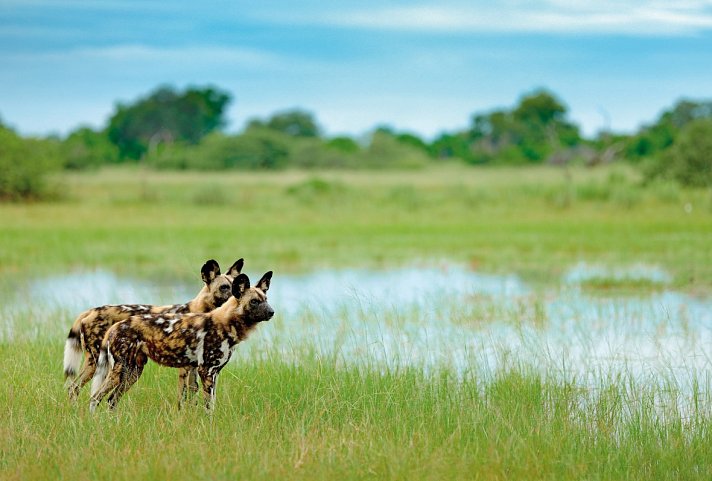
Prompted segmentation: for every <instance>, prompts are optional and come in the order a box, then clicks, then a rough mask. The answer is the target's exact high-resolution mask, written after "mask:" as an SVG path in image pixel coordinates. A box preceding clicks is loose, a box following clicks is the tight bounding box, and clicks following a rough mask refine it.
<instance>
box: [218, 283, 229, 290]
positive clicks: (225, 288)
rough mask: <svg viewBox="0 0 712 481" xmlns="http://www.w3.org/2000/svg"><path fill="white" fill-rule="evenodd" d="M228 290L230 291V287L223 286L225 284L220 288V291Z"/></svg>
mask: <svg viewBox="0 0 712 481" xmlns="http://www.w3.org/2000/svg"><path fill="white" fill-rule="evenodd" d="M228 289H230V287H229V286H227V285H225V284H223V285H222V286H220V290H221V291H226V290H228Z"/></svg>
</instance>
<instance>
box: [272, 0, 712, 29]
mask: <svg viewBox="0 0 712 481" xmlns="http://www.w3.org/2000/svg"><path fill="white" fill-rule="evenodd" d="M278 18H279V17H278ZM280 20H282V21H285V22H294V23H302V24H316V25H326V26H334V27H350V28H363V29H373V30H394V31H416V32H436V33H437V32H446V33H450V32H470V33H479V32H524V33H527V32H528V33H532V32H534V33H588V34H596V33H601V34H611V33H613V34H630V35H684V34H693V33H697V32H699V31H702V30H708V29H712V2H711V1H707V0H697V1H695V0H688V1H681V2H677V3H672V2H658V1H648V2H636V1H627V2H626V1H624V2H621V1H612V0H604V1H599V2H584V1H581V0H575V1H563V0H548V1H545V2H540V3H538V4H535V3H533V2H500V3H499V4H492V3H488V4H485V5H476V6H472V5H469V6H463V5H452V4H451V5H446V4H443V3H432V4H420V5H409V6H397V7H373V6H370V7H368V8H362V9H358V8H357V9H342V10H334V9H332V10H324V11H322V12H319V13H314V14H308V13H307V14H287V16H285V17H283V18H281V19H280Z"/></svg>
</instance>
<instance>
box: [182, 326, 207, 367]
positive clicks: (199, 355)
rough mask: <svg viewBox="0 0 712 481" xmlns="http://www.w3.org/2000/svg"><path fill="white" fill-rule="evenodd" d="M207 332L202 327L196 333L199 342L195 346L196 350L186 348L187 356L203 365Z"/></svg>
mask: <svg viewBox="0 0 712 481" xmlns="http://www.w3.org/2000/svg"><path fill="white" fill-rule="evenodd" d="M205 334H206V332H205V331H203V330H202V329H201V330H200V331H198V333H197V334H196V335H195V337H196V338H197V339H198V344H197V345H196V346H195V351H193V350H192V349H190V348H188V349H186V350H185V357H187V358H188V359H189V360H190V361H192V362H195V363H197V364H198V366H201V365H202V364H203V360H204V359H203V350H204V347H205Z"/></svg>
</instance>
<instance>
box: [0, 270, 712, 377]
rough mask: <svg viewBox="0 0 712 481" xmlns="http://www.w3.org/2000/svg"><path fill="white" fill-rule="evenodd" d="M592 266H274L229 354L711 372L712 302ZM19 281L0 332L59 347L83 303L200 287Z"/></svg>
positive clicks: (575, 371)
mask: <svg viewBox="0 0 712 481" xmlns="http://www.w3.org/2000/svg"><path fill="white" fill-rule="evenodd" d="M595 269H597V268H592V269H590V270H589V269H587V266H586V265H584V264H580V265H577V266H575V267H574V268H572V269H571V270H570V271H569V273H567V274H566V275H565V276H564V278H563V279H562V282H561V283H560V284H557V285H555V286H553V287H551V288H549V289H547V290H543V291H534V290H532V289H530V288H528V287H527V286H526V285H525V284H524V283H523V282H522V281H521V280H520V279H519V278H518V277H516V276H513V275H509V276H496V275H486V274H480V273H477V272H472V271H471V270H468V269H466V268H465V267H462V266H458V265H451V264H444V265H440V266H423V267H421V266H413V267H405V268H400V269H393V270H388V271H377V270H364V269H342V270H322V271H318V272H313V273H308V274H299V275H296V274H280V273H279V272H277V273H276V274H275V277H274V279H273V281H272V287H271V290H270V293H269V295H270V303H271V304H272V306H273V307H274V308H275V310H276V311H277V314H278V315H277V316H276V317H275V319H274V320H273V321H271V322H269V323H268V324H266V325H264V326H262V327H261V328H260V329H258V331H257V333H256V334H255V335H254V336H253V337H252V339H251V340H250V341H249V342H246V343H245V344H244V345H243V346H241V348H240V349H238V351H237V357H238V358H239V357H242V358H246V357H250V356H255V355H264V354H266V353H267V352H272V353H273V352H274V351H275V350H277V351H279V352H280V353H281V355H284V356H286V357H294V356H298V353H299V352H300V348H301V347H302V346H305V345H307V346H313V348H314V350H315V351H316V352H317V354H318V355H321V356H330V357H334V358H335V359H337V360H338V362H369V363H385V364H387V365H391V366H394V365H408V364H414V365H418V366H423V367H425V368H434V367H437V366H439V365H442V364H447V365H450V366H454V367H456V368H457V369H459V370H460V371H467V370H471V369H473V370H477V371H479V372H483V373H487V372H493V371H494V370H496V369H497V368H498V367H500V366H501V365H502V363H504V362H518V361H522V362H525V363H527V364H529V365H534V366H539V367H541V368H542V369H544V370H546V371H547V372H552V371H553V372H562V373H565V374H567V375H576V376H577V377H578V378H586V377H588V376H592V375H593V376H596V375H609V374H611V373H615V372H618V371H621V370H623V371H625V372H626V373H630V374H633V375H634V376H639V377H646V378H647V377H653V378H654V377H656V376H662V377H663V378H664V379H666V380H667V381H669V380H670V379H674V380H675V381H677V382H679V383H680V385H684V384H685V383H686V381H689V379H690V377H691V374H692V373H700V372H703V371H704V370H705V369H707V368H708V367H709V363H710V359H711V357H712V300H710V299H698V298H693V297H691V296H688V295H685V294H681V293H676V292H671V291H655V292H648V293H644V294H641V295H639V296H630V295H628V296H607V297H602V296H600V295H596V296H591V295H589V294H587V293H586V291H584V290H582V289H581V288H580V287H579V286H578V284H577V283H578V282H579V281H580V280H581V279H586V278H588V277H591V276H596V275H608V276H610V275H620V276H628V277H635V276H643V277H645V276H647V278H650V279H655V280H656V282H657V280H660V282H666V280H667V274H666V273H665V272H664V271H662V270H659V269H656V268H653V267H646V266H634V267H633V268H632V269H630V270H628V271H626V270H624V269H621V270H618V271H615V272H614V273H613V274H611V272H610V271H606V272H604V273H603V274H601V273H599V272H596V271H595ZM253 275H254V276H255V277H256V276H257V275H258V273H253ZM587 276H588V277H587ZM16 287H17V288H18V290H17V291H16V293H15V294H14V297H12V298H11V299H9V300H8V301H6V302H5V303H4V305H3V306H2V307H1V308H0V314H2V316H3V317H2V319H4V320H5V322H4V326H3V329H2V337H3V339H4V340H8V339H10V338H12V337H13V336H16V335H19V334H21V335H23V336H29V337H32V336H36V337H43V336H47V337H50V338H56V339H57V340H58V342H60V341H61V339H62V336H63V333H64V332H66V331H67V330H68V328H69V325H70V324H71V322H72V320H73V317H74V316H76V314H78V313H79V312H80V311H82V310H84V309H86V308H87V307H91V306H95V305H101V304H105V303H154V304H166V303H178V302H185V301H186V300H188V299H190V298H191V297H192V296H193V295H194V294H195V293H196V292H197V291H198V290H199V288H200V283H199V281H197V282H196V283H195V285H182V284H181V285H163V286H156V285H154V284H151V283H149V282H145V281H136V280H132V279H126V278H119V277H117V276H115V275H114V274H112V273H110V272H106V271H93V272H83V273H77V274H72V275H69V276H63V277H50V278H43V279H39V280H32V281H27V282H24V283H20V285H19V286H16Z"/></svg>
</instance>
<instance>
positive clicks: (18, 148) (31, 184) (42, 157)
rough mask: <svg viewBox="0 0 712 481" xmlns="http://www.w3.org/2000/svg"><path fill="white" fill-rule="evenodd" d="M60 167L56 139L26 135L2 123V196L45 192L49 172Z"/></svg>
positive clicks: (22, 196) (21, 196)
mask: <svg viewBox="0 0 712 481" xmlns="http://www.w3.org/2000/svg"><path fill="white" fill-rule="evenodd" d="M59 167H60V156H59V153H58V143H57V142H56V141H53V140H38V139H24V138H22V137H20V136H18V135H17V134H16V133H15V132H13V131H12V130H10V129H8V128H7V127H4V126H2V125H0V199H5V200H20V199H37V198H41V197H44V196H46V195H47V194H48V187H47V179H46V175H47V173H49V172H51V171H53V170H56V169H58V168H59Z"/></svg>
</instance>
